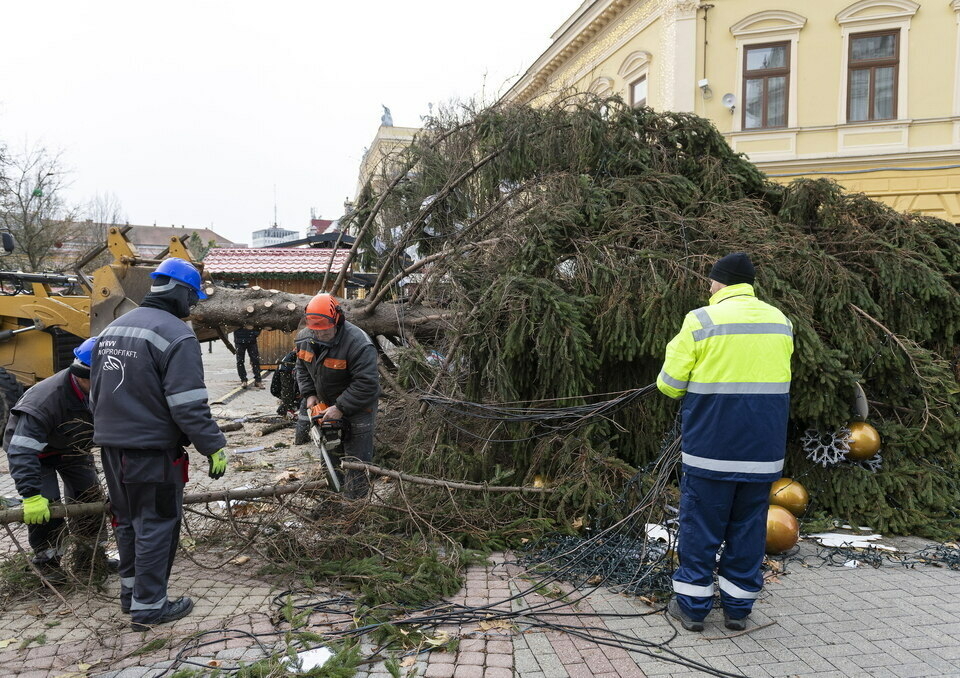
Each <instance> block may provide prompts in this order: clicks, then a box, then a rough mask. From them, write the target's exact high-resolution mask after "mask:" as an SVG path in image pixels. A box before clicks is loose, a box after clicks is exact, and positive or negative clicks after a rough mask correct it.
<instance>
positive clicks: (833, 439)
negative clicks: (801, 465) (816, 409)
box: [800, 427, 850, 467]
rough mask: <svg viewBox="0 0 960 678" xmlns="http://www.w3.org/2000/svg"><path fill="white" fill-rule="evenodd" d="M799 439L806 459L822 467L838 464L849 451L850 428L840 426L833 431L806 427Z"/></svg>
mask: <svg viewBox="0 0 960 678" xmlns="http://www.w3.org/2000/svg"><path fill="white" fill-rule="evenodd" d="M800 440H801V442H802V443H803V450H804V452H806V453H807V459H809V460H810V461H812V462H813V463H814V464H821V465H823V466H824V467H827V466H834V465H836V464H839V463H840V462H841V461H843V460H844V459H845V458H846V456H847V452H849V451H850V429H848V428H846V427H841V428H839V429H837V431H835V432H834V433H822V432H821V431H818V430H816V429H813V428H811V429H807V431H806V432H805V433H804V434H803V438H801V439H800Z"/></svg>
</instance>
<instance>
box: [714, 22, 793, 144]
mask: <svg viewBox="0 0 960 678" xmlns="http://www.w3.org/2000/svg"><path fill="white" fill-rule="evenodd" d="M806 23H807V20H806V18H804V17H803V16H801V15H799V14H797V13H795V12H788V11H786V10H778V9H773V10H766V11H763V12H757V13H755V14H751V15H750V16H748V17H745V18H744V19H741V20H740V21H738V22H737V23H735V24H734V25H733V26H731V27H730V32H731V33H732V34H733V36H734V37H735V38H736V39H737V55H738V57H737V82H738V89H737V91H739V93H740V94H739V96H740V106H739V109H740V116H739V117H737V118H736V119H735V120H734V130H748V129H777V128H784V127H796V125H797V78H796V77H795V74H796V73H797V63H798V61H799V55H798V53H797V52H798V49H797V47H798V44H799V41H800V31H801V30H802V29H803V27H804V25H805V24H806Z"/></svg>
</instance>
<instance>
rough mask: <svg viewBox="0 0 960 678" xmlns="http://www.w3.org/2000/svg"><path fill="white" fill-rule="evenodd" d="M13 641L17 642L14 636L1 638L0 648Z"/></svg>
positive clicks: (11, 643)
mask: <svg viewBox="0 0 960 678" xmlns="http://www.w3.org/2000/svg"><path fill="white" fill-rule="evenodd" d="M15 642H17V639H16V638H4V639H3V640H0V649H3V648H5V647H7V646H8V645H13V644H14V643H15Z"/></svg>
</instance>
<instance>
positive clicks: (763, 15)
mask: <svg viewBox="0 0 960 678" xmlns="http://www.w3.org/2000/svg"><path fill="white" fill-rule="evenodd" d="M768 22H777V25H773V26H771V25H769V23H768ZM806 23H807V19H806V17H804V16H801V15H800V14H797V13H796V12H789V11H787V10H779V9H771V10H766V11H763V12H757V13H756V14H751V15H750V16H748V17H745V18H743V19H741V20H740V21H738V22H737V23H735V24H734V25H733V26H731V27H730V32H731V33H732V34H733V37H734V38H736V41H737V78H736V89H735V90H734V94H735V95H736V97H737V106H736V109H735V110H734V112H733V116H732V117H733V120H732V124H731V127H730V131H731V132H741V131H749V132H751V133H757V134H766V133H777V132H780V133H782V132H783V131H784V130H785V129H794V128H796V127H797V126H798V124H799V123H798V121H797V102H798V101H799V97H798V83H799V80H800V78H799V77H797V76H798V74H799V72H800V49H799V46H800V31H801V30H802V29H803V27H804V26H805V25H806ZM771 42H787V43H789V46H790V57H789V58H790V75H789V79H790V80H789V83H788V86H787V126H786V127H777V128H773V129H765V128H758V129H752V128H751V129H749V130H744V129H743V115H742V112H741V111H742V108H741V107H742V106H744V102H743V101H741V99H742V97H743V80H744V73H743V65H744V55H745V54H746V50H747V47H752V46H753V45H763V44H767V43H771Z"/></svg>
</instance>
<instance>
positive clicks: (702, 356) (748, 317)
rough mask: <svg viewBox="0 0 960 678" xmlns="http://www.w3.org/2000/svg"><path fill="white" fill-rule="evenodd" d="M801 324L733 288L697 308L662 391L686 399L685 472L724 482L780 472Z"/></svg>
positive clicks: (664, 373) (670, 360)
mask: <svg viewBox="0 0 960 678" xmlns="http://www.w3.org/2000/svg"><path fill="white" fill-rule="evenodd" d="M792 354H793V325H792V324H791V323H790V320H789V319H788V318H787V317H786V316H785V315H784V314H783V313H782V312H781V311H779V310H778V309H776V308H774V307H773V306H771V305H770V304H767V303H764V302H762V301H760V300H759V299H757V298H756V296H755V295H754V291H753V287H752V286H751V285H748V284H745V283H744V284H739V285H729V286H727V287H724V288H723V289H721V290H720V291H719V292H717V293H716V294H714V295H713V296H712V297H711V298H710V305H709V306H705V307H703V308H698V309H696V310H694V311H691V312H690V313H688V314H687V316H686V318H684V321H683V326H682V327H681V329H680V332H679V333H678V334H677V336H675V337H674V338H673V339H672V340H671V341H670V343H669V344H667V349H666V359H665V360H664V363H663V369H662V370H661V371H660V375H659V376H658V377H657V388H659V389H660V390H661V391H662V392H663V393H665V394H666V395H668V396H670V397H671V398H680V397H684V396H685V397H684V399H683V406H682V417H683V426H682V436H683V469H684V471H685V472H687V473H691V474H693V475H697V476H701V477H704V478H715V479H717V480H736V481H756V482H767V481H772V480H776V479H777V478H779V477H780V474H781V471H782V470H783V457H784V453H785V448H786V438H787V418H788V415H789V410H790V356H791V355H792Z"/></svg>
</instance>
